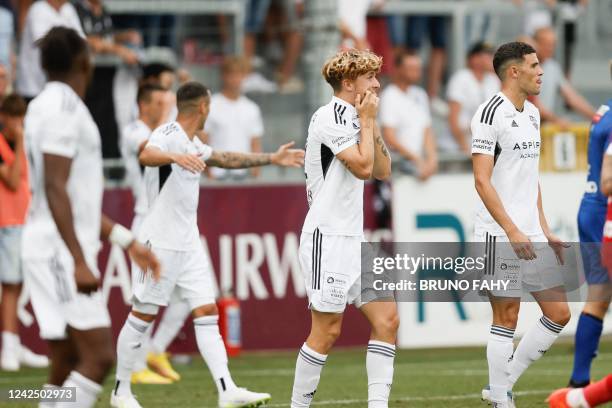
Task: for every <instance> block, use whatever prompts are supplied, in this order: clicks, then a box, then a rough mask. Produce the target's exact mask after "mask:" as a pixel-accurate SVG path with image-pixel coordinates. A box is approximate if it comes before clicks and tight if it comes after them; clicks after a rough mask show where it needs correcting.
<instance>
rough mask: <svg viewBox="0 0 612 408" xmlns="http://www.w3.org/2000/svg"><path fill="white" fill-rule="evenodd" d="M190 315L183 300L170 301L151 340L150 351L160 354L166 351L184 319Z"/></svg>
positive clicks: (187, 304) (187, 306)
mask: <svg viewBox="0 0 612 408" xmlns="http://www.w3.org/2000/svg"><path fill="white" fill-rule="evenodd" d="M190 313H191V309H190V308H189V303H187V302H186V301H184V300H174V299H173V300H172V301H171V302H170V304H169V305H168V307H167V308H166V311H165V312H164V315H163V316H162V318H161V321H160V322H159V326H157V331H156V332H155V334H154V335H153V339H152V340H151V349H150V350H151V351H152V352H153V353H156V354H160V353H163V352H165V351H166V349H167V348H168V346H169V345H170V343H172V340H174V338H175V337H176V335H177V334H178V332H179V330H181V327H183V325H184V324H185V319H187V316H189V314H190Z"/></svg>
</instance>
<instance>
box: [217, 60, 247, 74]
mask: <svg viewBox="0 0 612 408" xmlns="http://www.w3.org/2000/svg"><path fill="white" fill-rule="evenodd" d="M248 70H249V62H248V60H247V59H246V58H244V57H240V56H237V55H230V56H228V57H225V58H224V59H223V63H222V64H221V72H222V73H223V74H227V73H230V72H242V73H246V72H248Z"/></svg>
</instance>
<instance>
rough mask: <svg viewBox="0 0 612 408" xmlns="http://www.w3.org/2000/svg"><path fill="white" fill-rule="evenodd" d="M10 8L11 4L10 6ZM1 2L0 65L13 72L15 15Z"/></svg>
mask: <svg viewBox="0 0 612 408" xmlns="http://www.w3.org/2000/svg"><path fill="white" fill-rule="evenodd" d="M8 5H9V6H10V4H8ZM5 6H6V5H5V4H3V3H2V2H0V65H3V66H4V67H6V68H8V70H9V71H12V69H11V65H12V57H13V37H14V30H15V28H14V21H13V13H12V11H11V10H10V9H8V8H6V7H5Z"/></svg>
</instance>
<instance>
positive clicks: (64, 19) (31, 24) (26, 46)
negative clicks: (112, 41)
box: [17, 0, 85, 102]
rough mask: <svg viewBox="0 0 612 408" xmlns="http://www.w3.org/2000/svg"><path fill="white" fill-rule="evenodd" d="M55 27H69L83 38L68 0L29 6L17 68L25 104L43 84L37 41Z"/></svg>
mask: <svg viewBox="0 0 612 408" xmlns="http://www.w3.org/2000/svg"><path fill="white" fill-rule="evenodd" d="M55 26H63V27H68V28H72V29H74V30H75V31H76V32H78V33H79V34H81V35H82V36H83V37H85V34H84V33H83V29H82V28H81V22H80V21H79V16H78V15H77V12H76V10H75V9H74V7H73V5H72V4H71V3H69V2H68V0H40V1H37V2H35V3H34V4H32V6H31V7H30V9H29V10H28V13H27V15H26V21H25V26H24V28H23V32H22V33H21V43H20V47H19V60H18V65H17V93H19V95H21V96H22V97H23V98H24V99H25V100H26V102H29V101H30V100H32V99H33V98H34V97H35V96H36V95H38V94H39V93H40V91H41V90H42V88H43V86H44V85H45V81H46V78H45V74H44V72H43V70H42V68H41V66H40V51H39V49H38V46H37V45H36V41H38V40H40V39H41V38H42V37H44V36H45V34H47V32H48V31H49V30H50V29H51V28H53V27H55Z"/></svg>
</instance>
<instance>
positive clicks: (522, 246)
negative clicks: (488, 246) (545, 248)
mask: <svg viewBox="0 0 612 408" xmlns="http://www.w3.org/2000/svg"><path fill="white" fill-rule="evenodd" d="M508 240H509V241H510V245H512V249H514V253H515V254H516V256H518V257H519V259H525V260H528V261H530V260H532V259H536V258H537V256H536V253H535V249H534V248H533V244H532V243H531V241H530V240H529V238H528V237H527V235H525V234H523V233H522V232H521V231H519V230H518V229H516V230H515V231H513V232H511V233H509V234H508Z"/></svg>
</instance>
